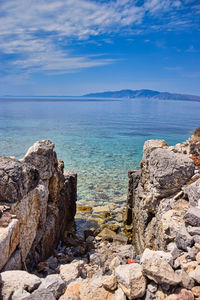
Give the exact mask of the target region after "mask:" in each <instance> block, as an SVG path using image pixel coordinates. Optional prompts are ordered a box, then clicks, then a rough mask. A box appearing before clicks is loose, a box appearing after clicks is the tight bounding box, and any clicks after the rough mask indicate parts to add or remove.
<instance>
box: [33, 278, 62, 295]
mask: <svg viewBox="0 0 200 300" xmlns="http://www.w3.org/2000/svg"><path fill="white" fill-rule="evenodd" d="M65 288H66V283H65V282H64V281H63V280H62V279H61V278H59V277H58V276H56V275H49V276H47V277H46V278H45V279H44V280H43V281H42V283H41V285H40V286H39V288H38V289H37V291H40V290H43V289H47V290H48V291H50V292H52V293H53V295H54V297H55V298H56V299H59V297H60V296H61V295H62V294H63V293H64V291H65Z"/></svg>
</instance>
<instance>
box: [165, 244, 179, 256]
mask: <svg viewBox="0 0 200 300" xmlns="http://www.w3.org/2000/svg"><path fill="white" fill-rule="evenodd" d="M167 250H168V251H169V252H170V254H171V256H172V258H173V259H176V258H177V257H179V256H180V253H181V251H180V250H179V249H178V247H177V245H176V243H169V244H168V245H167Z"/></svg>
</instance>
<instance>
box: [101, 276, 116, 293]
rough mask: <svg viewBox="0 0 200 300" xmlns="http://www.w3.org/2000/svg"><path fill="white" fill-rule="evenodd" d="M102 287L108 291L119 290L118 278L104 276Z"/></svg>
mask: <svg viewBox="0 0 200 300" xmlns="http://www.w3.org/2000/svg"><path fill="white" fill-rule="evenodd" d="M102 285H103V287H104V288H105V289H106V290H109V291H114V290H116V288H117V280H116V277H115V276H114V275H110V276H104V278H103V282H102Z"/></svg>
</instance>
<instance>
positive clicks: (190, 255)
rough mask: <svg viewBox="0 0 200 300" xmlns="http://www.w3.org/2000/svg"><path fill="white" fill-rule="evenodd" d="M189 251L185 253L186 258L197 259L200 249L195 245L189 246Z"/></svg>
mask: <svg viewBox="0 0 200 300" xmlns="http://www.w3.org/2000/svg"><path fill="white" fill-rule="evenodd" d="M187 251H188V252H187V254H186V255H185V257H186V259H191V260H195V258H196V255H197V253H198V250H197V249H196V248H195V247H192V248H190V247H188V248H187Z"/></svg>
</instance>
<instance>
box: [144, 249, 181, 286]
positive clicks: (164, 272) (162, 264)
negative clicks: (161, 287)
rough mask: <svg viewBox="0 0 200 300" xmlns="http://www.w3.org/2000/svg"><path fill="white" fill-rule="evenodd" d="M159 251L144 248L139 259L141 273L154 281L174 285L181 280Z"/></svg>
mask: <svg viewBox="0 0 200 300" xmlns="http://www.w3.org/2000/svg"><path fill="white" fill-rule="evenodd" d="M159 252H160V251H151V250H149V249H145V251H144V253H143V255H142V260H141V263H142V267H143V273H144V274H145V275H146V276H147V277H148V278H149V279H152V280H153V281H155V282H156V283H160V284H169V285H175V286H176V285H177V284H179V283H180V281H181V280H180V278H179V277H178V275H177V274H176V273H175V272H174V270H173V268H172V267H171V266H170V264H169V263H168V261H167V259H166V258H165V257H164V255H162V254H160V253H159Z"/></svg>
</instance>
